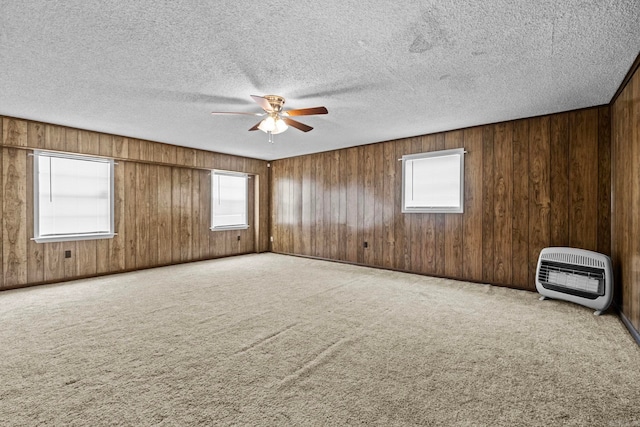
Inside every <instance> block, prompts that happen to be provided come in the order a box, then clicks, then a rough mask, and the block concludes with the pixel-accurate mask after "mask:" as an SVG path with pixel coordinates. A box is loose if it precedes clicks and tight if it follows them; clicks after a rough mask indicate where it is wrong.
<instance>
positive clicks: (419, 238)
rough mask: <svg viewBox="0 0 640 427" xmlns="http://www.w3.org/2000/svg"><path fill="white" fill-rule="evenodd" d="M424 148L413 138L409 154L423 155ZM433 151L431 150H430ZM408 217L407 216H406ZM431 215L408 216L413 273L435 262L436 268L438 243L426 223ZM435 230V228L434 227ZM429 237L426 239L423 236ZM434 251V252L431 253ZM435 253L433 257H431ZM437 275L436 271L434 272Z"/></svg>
mask: <svg viewBox="0 0 640 427" xmlns="http://www.w3.org/2000/svg"><path fill="white" fill-rule="evenodd" d="M425 148H426V147H423V141H422V138H412V140H411V152H410V153H407V154H415V153H421V152H423V151H424V150H425ZM429 151H431V150H429ZM405 215H407V214H405ZM429 215H430V214H422V213H414V214H408V216H409V238H410V239H411V249H410V253H411V267H410V270H411V271H418V272H425V271H426V270H427V268H428V267H430V266H427V265H425V264H426V263H427V262H431V261H432V260H433V266H434V267H435V264H436V261H435V257H436V256H435V251H436V247H435V245H436V242H435V237H434V238H433V239H431V240H430V239H429V232H430V230H429V229H427V228H426V227H427V225H428V223H427V221H425V220H426V219H427V218H428V216H429ZM434 229H435V226H434ZM425 235H426V236H427V238H426V239H424V238H423V236H425ZM431 251H432V252H431ZM432 253H433V255H431V254H432ZM432 273H435V270H434V271H432Z"/></svg>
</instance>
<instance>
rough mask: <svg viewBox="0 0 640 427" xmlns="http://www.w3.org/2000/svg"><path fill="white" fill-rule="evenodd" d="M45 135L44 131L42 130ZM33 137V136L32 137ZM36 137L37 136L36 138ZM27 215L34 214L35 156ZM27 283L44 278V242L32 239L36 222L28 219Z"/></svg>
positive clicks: (29, 172) (29, 164)
mask: <svg viewBox="0 0 640 427" xmlns="http://www.w3.org/2000/svg"><path fill="white" fill-rule="evenodd" d="M41 129H42V130H44V128H42V127H31V126H29V128H28V132H29V133H30V132H36V133H37V134H38V133H40V130H41ZM42 135H43V136H44V132H42ZM32 138H33V137H32ZM34 139H35V138H34ZM26 180H27V181H26V191H27V195H26V200H25V201H26V212H25V213H26V215H27V217H29V214H30V213H31V215H33V209H34V206H33V158H28V159H27V175H26ZM26 223H27V236H26V238H27V283H38V282H42V281H43V280H44V248H43V245H42V244H39V243H36V242H35V241H34V240H32V238H33V236H34V235H35V234H34V222H33V221H29V220H27V222H26Z"/></svg>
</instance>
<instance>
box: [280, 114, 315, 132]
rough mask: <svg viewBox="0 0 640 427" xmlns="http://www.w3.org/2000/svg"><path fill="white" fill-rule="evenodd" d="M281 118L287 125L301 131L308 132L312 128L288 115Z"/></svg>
mask: <svg viewBox="0 0 640 427" xmlns="http://www.w3.org/2000/svg"><path fill="white" fill-rule="evenodd" d="M282 120H284V122H285V123H286V124H288V125H289V126H293V127H294V128H296V129H299V130H301V131H302V132H309V131H310V130H311V129H313V128H312V127H311V126H307V125H305V124H304V123H300V122H297V121H295V120H293V119H290V118H288V117H282Z"/></svg>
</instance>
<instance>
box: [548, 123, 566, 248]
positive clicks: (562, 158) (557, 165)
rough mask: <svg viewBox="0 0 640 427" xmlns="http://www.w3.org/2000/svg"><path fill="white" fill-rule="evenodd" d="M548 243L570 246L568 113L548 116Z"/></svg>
mask: <svg viewBox="0 0 640 427" xmlns="http://www.w3.org/2000/svg"><path fill="white" fill-rule="evenodd" d="M549 149H550V162H549V184H550V192H549V196H550V211H549V223H550V240H549V244H550V246H569V173H568V171H569V113H561V114H555V115H553V116H551V117H550V119H549Z"/></svg>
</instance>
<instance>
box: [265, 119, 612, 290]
mask: <svg viewBox="0 0 640 427" xmlns="http://www.w3.org/2000/svg"><path fill="white" fill-rule="evenodd" d="M458 147H464V148H465V149H466V150H467V151H468V153H467V154H466V158H465V211H464V213H463V214H402V213H401V206H400V204H401V183H402V176H401V171H402V165H401V162H399V161H398V159H399V158H401V157H402V155H404V154H412V153H419V152H425V151H434V150H442V149H447V148H458ZM272 183H273V184H272V193H271V194H272V202H271V205H272V206H273V209H272V220H271V223H272V235H273V239H274V241H273V243H272V250H273V251H274V252H280V253H289V254H298V255H307V256H314V257H320V258H328V259H333V260H341V261H347V262H352V263H358V264H364V265H370V266H379V267H384V268H391V269H399V270H405V271H412V272H417V273H424V274H430V275H437V276H446V277H451V278H459V279H466V280H472V281H479V282H485V283H492V284H499V285H505V286H511V287H515V288H524V289H535V283H534V276H535V269H536V264H537V259H538V255H539V252H540V249H542V248H543V247H546V246H574V247H580V248H585V249H591V250H596V251H599V252H603V253H605V254H609V253H610V183H611V181H610V118H609V107H608V106H603V107H597V108H590V109H585V110H578V111H572V112H567V113H561V114H554V115H549V116H542V117H535V118H531V119H524V120H516V121H511V122H504V123H498V124H492V125H486V126H479V127H474V128H469V129H464V130H457V131H451V132H445V133H438V134H432V135H425V136H420V137H415V138H407V139H401V140H397V141H389V142H384V143H378V144H372V145H366V146H359V147H353V148H349V149H343V150H338V151H331V152H326V153H319V154H313V155H307V156H301V157H294V158H289V159H283V160H277V161H275V162H273V163H272ZM364 242H367V244H368V247H367V248H364Z"/></svg>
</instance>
